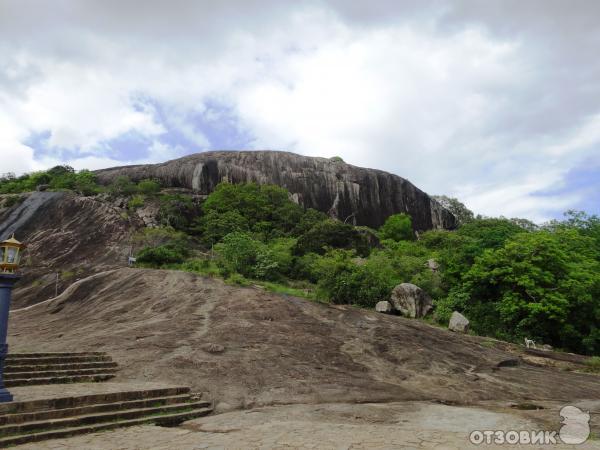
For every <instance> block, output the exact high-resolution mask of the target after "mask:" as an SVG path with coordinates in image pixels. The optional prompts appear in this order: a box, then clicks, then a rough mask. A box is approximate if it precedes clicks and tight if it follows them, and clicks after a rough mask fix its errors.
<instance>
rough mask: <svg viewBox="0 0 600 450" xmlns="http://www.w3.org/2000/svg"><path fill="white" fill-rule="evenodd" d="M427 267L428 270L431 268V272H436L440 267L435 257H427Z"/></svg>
mask: <svg viewBox="0 0 600 450" xmlns="http://www.w3.org/2000/svg"><path fill="white" fill-rule="evenodd" d="M427 268H428V269H429V270H431V271H432V272H437V270H438V269H439V268H440V265H439V264H438V263H437V261H436V260H435V259H428V260H427Z"/></svg>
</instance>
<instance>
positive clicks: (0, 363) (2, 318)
mask: <svg viewBox="0 0 600 450" xmlns="http://www.w3.org/2000/svg"><path fill="white" fill-rule="evenodd" d="M24 247H25V245H24V244H22V243H21V242H19V241H17V240H16V239H15V235H14V234H13V235H12V237H11V238H10V239H7V240H6V241H2V242H0V403H3V402H12V399H13V396H12V394H11V393H10V392H8V390H7V389H6V388H5V387H4V360H5V359H6V354H7V353H8V344H7V343H6V335H7V333H8V314H9V309H10V295H11V292H12V288H13V286H14V284H15V283H16V282H17V281H18V280H19V278H21V276H20V275H19V274H18V273H17V270H18V269H19V261H20V260H21V250H22V249H23V248H24Z"/></svg>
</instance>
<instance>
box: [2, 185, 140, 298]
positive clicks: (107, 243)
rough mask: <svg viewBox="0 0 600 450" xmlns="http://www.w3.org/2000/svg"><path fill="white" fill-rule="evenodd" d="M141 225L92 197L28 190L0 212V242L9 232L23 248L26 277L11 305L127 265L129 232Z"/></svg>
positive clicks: (122, 210) (18, 286)
mask: <svg viewBox="0 0 600 450" xmlns="http://www.w3.org/2000/svg"><path fill="white" fill-rule="evenodd" d="M142 225H143V222H142V221H141V220H140V219H137V218H130V217H129V215H128V213H127V211H126V210H125V209H122V208H119V207H117V206H114V205H112V204H111V203H109V202H106V201H102V200H101V199H99V198H94V197H81V196H77V195H75V194H69V193H65V192H33V193H31V194H29V195H28V196H27V198H26V199H25V200H24V201H23V202H22V203H20V204H18V205H15V206H13V207H12V208H10V209H8V210H5V211H2V212H0V238H5V237H7V236H9V235H10V234H11V233H15V234H16V237H17V238H18V239H20V240H23V241H25V242H26V244H27V248H26V250H25V252H24V254H23V260H22V264H23V265H24V268H25V276H24V277H23V279H22V280H21V281H20V282H19V284H18V285H17V286H16V288H15V291H14V295H13V302H12V306H13V307H15V308H20V307H24V306H27V305H31V304H33V303H37V302H41V301H45V300H47V299H49V298H51V297H53V296H54V294H55V291H56V275H57V274H58V292H59V293H60V292H62V291H63V290H64V289H66V288H67V287H68V286H69V285H71V284H72V283H74V282H75V281H76V280H77V279H81V278H85V277H86V276H88V275H91V274H93V273H97V272H102V271H105V270H107V269H109V268H115V267H122V266H125V265H126V264H127V255H128V254H129V253H128V252H129V250H130V248H131V245H132V241H131V236H132V234H133V232H134V231H135V230H136V229H138V228H139V227H140V226H142Z"/></svg>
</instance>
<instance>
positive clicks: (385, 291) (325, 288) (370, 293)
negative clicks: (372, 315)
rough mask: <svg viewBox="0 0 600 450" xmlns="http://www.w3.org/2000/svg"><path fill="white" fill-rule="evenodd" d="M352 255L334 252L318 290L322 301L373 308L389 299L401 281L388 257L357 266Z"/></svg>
mask: <svg viewBox="0 0 600 450" xmlns="http://www.w3.org/2000/svg"><path fill="white" fill-rule="evenodd" d="M349 256H351V253H348V252H333V253H332V254H331V256H330V257H329V261H327V260H326V259H325V260H324V261H323V263H322V264H323V276H322V278H321V280H320V281H319V284H318V288H319V294H320V296H321V297H326V298H327V299H329V300H330V301H332V302H334V303H349V304H354V305H359V306H364V307H368V308H372V307H374V306H375V304H376V303H377V302H379V301H381V300H387V299H389V296H390V293H391V291H392V289H393V288H394V286H395V285H396V284H398V282H399V280H398V278H397V276H396V275H395V273H394V270H393V268H392V267H391V265H390V264H389V261H388V260H387V259H386V258H385V257H374V258H369V259H368V260H367V261H366V263H365V264H361V265H357V264H355V263H354V262H353V261H352V259H351V258H349Z"/></svg>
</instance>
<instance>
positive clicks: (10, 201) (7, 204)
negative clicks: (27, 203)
mask: <svg viewBox="0 0 600 450" xmlns="http://www.w3.org/2000/svg"><path fill="white" fill-rule="evenodd" d="M23 200H24V199H23V197H21V196H20V195H9V196H8V197H4V204H3V205H2V206H3V207H4V208H12V207H13V206H15V205H17V204H19V203H21V202H23Z"/></svg>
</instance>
